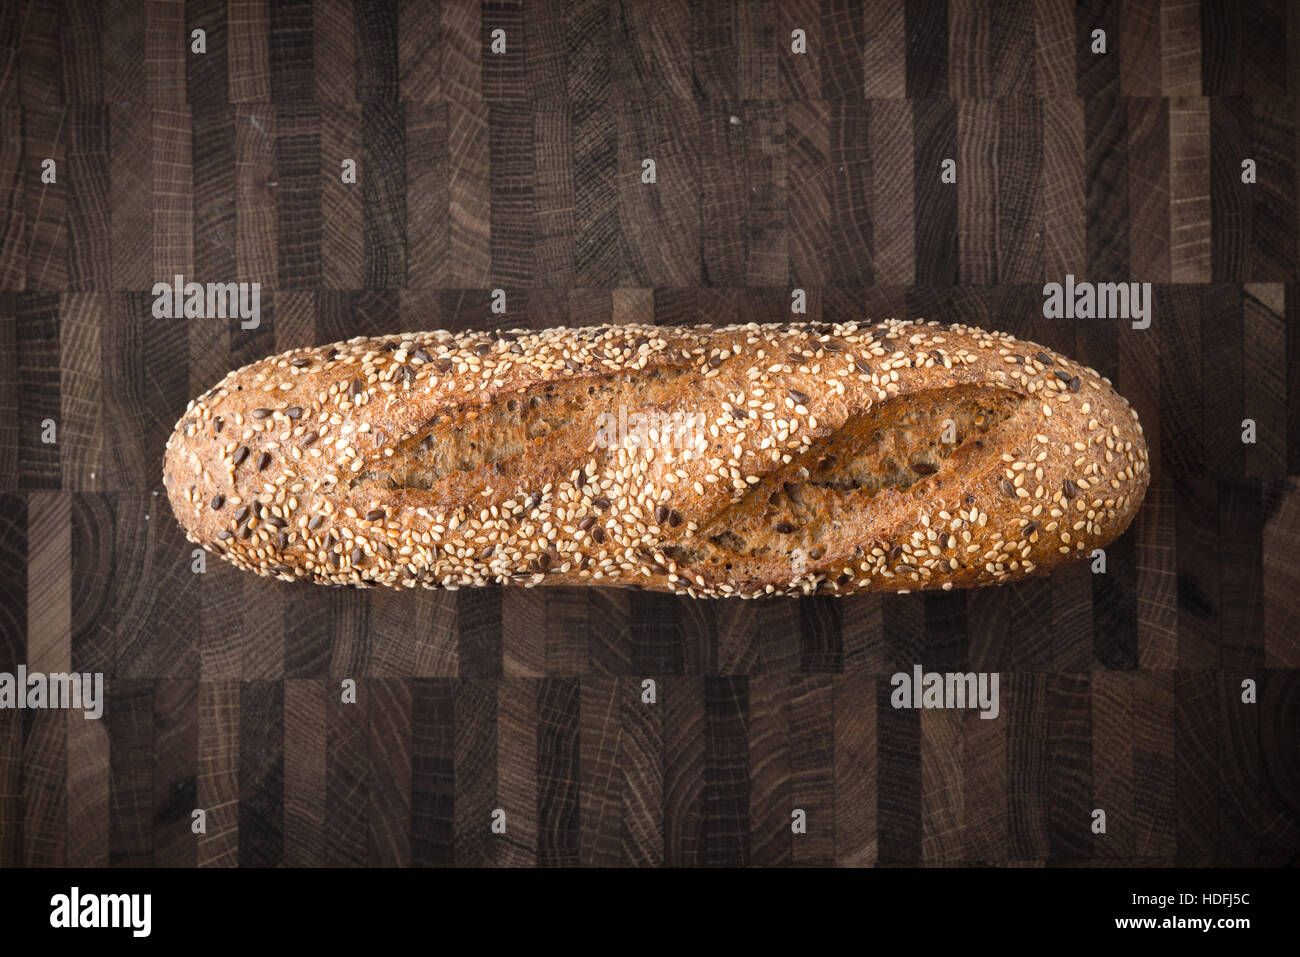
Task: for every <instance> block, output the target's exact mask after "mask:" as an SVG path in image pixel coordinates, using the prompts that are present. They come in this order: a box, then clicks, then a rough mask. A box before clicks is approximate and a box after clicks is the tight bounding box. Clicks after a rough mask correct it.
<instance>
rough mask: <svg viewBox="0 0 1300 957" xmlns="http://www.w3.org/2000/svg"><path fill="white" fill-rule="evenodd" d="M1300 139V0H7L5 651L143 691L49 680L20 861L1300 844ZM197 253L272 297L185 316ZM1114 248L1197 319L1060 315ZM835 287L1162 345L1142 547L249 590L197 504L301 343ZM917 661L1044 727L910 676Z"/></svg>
mask: <svg viewBox="0 0 1300 957" xmlns="http://www.w3.org/2000/svg"><path fill="white" fill-rule="evenodd" d="M195 29H203V30H204V31H206V43H207V50H206V52H205V53H202V54H195V53H192V52H190V35H191V31H192V30H195ZM497 29H501V30H504V31H505V36H506V50H505V52H504V53H500V54H495V53H492V52H490V50H489V44H490V43H491V41H492V36H493V31H495V30H497ZM796 29H799V30H803V31H805V33H806V36H807V42H808V50H807V53H806V54H803V55H795V54H793V53H791V52H790V43H791V32H792V31H793V30H796ZM1096 29H1102V30H1104V31H1105V32H1106V42H1107V50H1106V53H1105V54H1101V55H1099V54H1096V53H1094V52H1092V49H1091V44H1092V33H1093V31H1094V30H1096ZM1298 120H1300V12H1298V8H1296V7H1295V6H1294V5H1291V6H1288V5H1286V4H1283V3H1281V2H1278V0H1269V2H1263V3H1252V4H1247V5H1240V4H1237V3H1234V2H1231V0H1205V2H1203V3H1200V4H1197V3H1195V2H1193V3H1181V4H1178V3H1165V4H1160V3H1158V2H1155V0H1137V2H1125V3H1122V4H1121V3H1117V2H1096V3H1081V4H1075V3H1072V2H1070V0H1037V2H1030V0H1013V2H1009V3H1003V2H997V3H994V2H991V0H923V2H922V0H917V2H912V0H869V2H865V3H857V2H848V0H822V2H820V3H814V2H803V0H791V2H784V0H717V2H708V3H698V4H691V3H687V2H685V0H669V2H659V3H641V2H603V0H543V2H538V3H531V2H530V3H527V4H525V3H523V2H519V0H515V2H483V3H481V4H478V3H472V2H450V0H448V2H444V3H436V2H430V3H415V2H410V3H408V2H395V0H394V2H387V3H383V2H381V3H365V4H361V3H355V4H354V3H352V2H349V0H318V2H309V0H290V2H273V3H269V4H265V3H261V2H257V0H227V2H222V0H185V2H178V3H151V4H144V3H135V2H118V3H111V4H100V3H95V2H90V0H66V2H63V3H41V2H37V0H22V2H18V3H12V4H8V5H5V6H4V8H3V12H0V124H2V126H3V130H2V134H3V135H0V213H2V214H3V215H0V597H2V598H3V601H0V671H6V672H12V671H14V670H15V669H16V668H17V667H18V665H20V664H26V665H28V667H29V668H32V669H34V670H43V671H46V672H51V671H63V670H68V669H77V670H78V671H99V672H103V673H104V674H105V675H106V686H107V696H108V702H107V710H106V714H105V717H104V719H103V720H102V721H85V720H83V719H82V718H81V716H80V715H79V714H76V713H72V714H67V715H65V714H62V713H56V712H19V711H0V866H9V865H19V864H29V865H38V864H50V865H61V864H87V865H103V864H121V865H169V866H171V865H180V866H237V865H277V864H283V865H289V866H299V865H415V866H445V865H467V864H468V865H492V866H520V865H522V866H573V865H663V864H668V865H778V866H780V865H789V866H797V865H831V864H834V865H871V864H881V865H898V864H903V865H907V864H913V865H916V864H924V865H936V866H939V865H951V864H960V863H990V864H998V865H1013V864H1015V865H1023V864H1063V865H1088V864H1101V865H1121V864H1124V865H1128V864H1149V865H1167V864H1174V863H1188V864H1198V865H1201V864H1210V865H1225V864H1281V863H1295V862H1296V860H1297V853H1298V852H1300V758H1298V755H1300V747H1298V745H1297V728H1298V727H1300V720H1298V719H1297V705H1298V703H1300V638H1297V635H1300V572H1298V571H1297V570H1296V569H1297V564H1296V560H1295V557H1296V554H1297V553H1298V552H1300V242H1298V241H1297V238H1298V232H1300V213H1298V204H1297V199H1298V197H1297V190H1298V189H1300V148H1298V141H1297V136H1298V135H1300V125H1298V122H1297V121H1298ZM647 158H650V159H653V160H655V163H656V168H657V169H656V172H657V181H656V182H655V183H653V184H646V183H643V182H642V179H641V172H642V161H643V160H644V159H647ZM46 159H51V160H53V161H54V162H55V164H56V169H57V179H56V182H55V183H52V184H50V183H43V182H42V181H41V172H42V161H43V160H46ZM343 159H353V160H355V161H356V163H357V168H358V181H357V183H356V184H355V185H353V184H347V183H343V182H342V181H341V180H340V176H339V170H340V163H341V161H342V160H343ZM949 159H951V160H954V161H955V162H956V164H957V182H956V183H955V184H950V183H945V182H943V181H942V180H941V178H940V173H941V164H942V163H943V162H944V161H945V160H949ZM1246 159H1251V160H1254V162H1255V164H1256V169H1257V180H1256V182H1254V183H1250V184H1247V183H1243V182H1242V178H1241V170H1242V161H1243V160H1246ZM178 273H179V274H182V275H184V276H185V277H186V278H187V279H194V280H197V281H200V282H208V281H213V282H234V281H244V282H259V283H260V284H261V302H262V324H261V326H260V327H259V328H257V329H253V330H246V329H242V328H240V326H239V323H238V321H237V320H211V319H195V320H184V319H156V318H154V317H153V316H152V314H151V308H150V306H151V300H152V297H151V293H150V289H151V287H152V285H153V283H155V282H157V281H170V280H171V279H172V277H173V275H175V274H178ZM1067 273H1069V274H1073V275H1074V276H1075V277H1076V278H1078V279H1089V280H1093V281H1116V282H1118V281H1134V282H1150V283H1152V284H1153V301H1154V306H1153V316H1152V323H1151V326H1150V328H1148V329H1134V328H1131V326H1130V324H1129V323H1128V322H1126V321H1122V320H1083V319H1078V320H1066V319H1061V320H1053V319H1045V318H1043V316H1042V303H1043V290H1042V286H1043V284H1044V283H1046V282H1060V281H1063V280H1064V278H1065V276H1066V274H1067ZM498 288H499V289H502V290H504V291H505V293H506V296H507V305H508V309H507V312H506V314H505V315H504V316H502V315H498V314H494V313H492V312H491V311H490V308H489V305H490V296H491V291H492V290H493V289H498ZM795 288H799V289H803V290H805V291H806V293H807V298H808V313H807V316H806V318H808V319H812V320H817V319H821V320H828V321H831V320H844V319H864V318H885V317H889V316H903V317H924V318H935V319H943V320H952V321H963V322H969V323H973V324H978V325H982V326H985V327H987V328H992V329H1000V330H1006V331H1008V332H1012V333H1014V334H1017V335H1021V336H1025V337H1028V338H1032V339H1037V340H1039V341H1042V342H1044V343H1046V344H1047V345H1049V346H1051V347H1052V348H1056V349H1060V350H1062V351H1064V352H1066V353H1068V354H1071V355H1073V356H1077V357H1078V358H1080V359H1082V360H1083V361H1086V362H1088V363H1089V364H1091V365H1093V366H1094V367H1095V368H1097V369H1099V370H1100V371H1101V372H1102V373H1103V374H1105V375H1107V376H1109V377H1110V378H1111V379H1112V380H1113V381H1114V382H1115V384H1116V386H1117V387H1118V388H1119V390H1120V391H1121V392H1122V393H1123V394H1125V395H1126V396H1128V397H1129V398H1130V399H1131V401H1132V402H1133V404H1134V405H1135V407H1136V408H1137V409H1138V411H1139V413H1140V414H1141V416H1142V421H1143V424H1144V426H1145V428H1146V431H1147V435H1148V437H1149V439H1150V443H1151V448H1152V454H1153V484H1152V488H1151V491H1150V493H1149V495H1148V499H1147V502H1146V504H1145V506H1144V508H1143V510H1142V512H1141V514H1140V515H1139V516H1138V518H1137V519H1136V520H1135V522H1134V524H1133V527H1132V528H1131V529H1130V530H1129V531H1128V533H1127V534H1126V535H1125V536H1124V537H1123V538H1122V539H1121V540H1120V541H1118V542H1117V543H1115V545H1114V546H1112V547H1111V548H1110V549H1109V550H1108V556H1107V558H1108V566H1107V570H1106V573H1105V574H1104V575H1095V574H1093V573H1092V571H1091V570H1090V569H1089V568H1088V567H1087V566H1086V565H1084V566H1075V567H1071V568H1067V569H1063V570H1062V571H1060V573H1059V574H1057V575H1055V576H1053V577H1052V578H1051V579H1050V580H1043V581H1034V582H1027V583H1022V584H1016V585H1012V586H1008V587H1005V588H1000V589H996V590H985V591H979V592H971V593H954V594H934V595H924V596H917V595H908V596H870V597H868V596H858V597H853V598H850V599H846V600H835V599H830V598H812V599H806V600H800V601H795V600H767V601H757V602H715V603H709V602H693V601H690V600H687V599H679V598H676V597H672V596H662V595H651V594H642V593H638V592H634V591H624V590H595V589H586V590H583V589H558V590H550V589H547V590H537V591H524V590H502V589H498V588H489V589H481V590H470V591H458V592H443V593H435V592H426V593H421V594H413V593H385V594H379V593H376V592H369V591H352V590H325V589H314V588H312V587H310V586H306V585H300V586H289V585H287V584H284V583H279V582H266V581H262V580H258V579H255V578H252V577H250V576H246V575H242V574H240V573H238V572H236V571H235V570H233V569H231V568H229V567H226V566H222V565H221V563H219V562H213V563H212V564H209V565H208V567H207V570H206V572H204V573H202V574H196V573H194V572H193V571H192V568H191V562H192V561H193V558H192V555H191V549H190V547H189V545H188V543H187V542H186V541H185V540H184V537H183V535H182V534H181V533H180V532H179V530H178V529H177V526H176V524H175V522H174V520H173V518H172V516H171V514H170V512H169V510H168V508H167V505H166V501H165V499H164V498H163V497H162V496H161V495H160V492H161V474H160V469H161V462H162V451H163V444H164V442H165V441H166V439H167V436H168V434H169V432H170V430H171V428H172V425H173V423H174V422H175V421H176V419H177V418H178V416H179V415H180V413H181V412H182V410H183V409H184V407H185V403H186V402H187V401H188V399H190V398H191V397H192V396H194V395H196V394H198V393H199V392H201V391H203V390H204V389H206V388H207V387H208V386H209V385H210V384H211V383H212V382H213V381H215V380H216V379H217V378H218V377H219V376H220V375H222V374H223V373H224V372H225V371H227V370H228V369H230V368H232V367H235V366H238V365H242V364H244V363H246V362H248V361H251V360H253V359H256V358H258V357H261V356H263V355H266V354H268V353H271V352H273V351H278V350H283V349H287V348H291V347H295V346H302V345H309V344H313V343H319V342H327V341H332V340H336V339H341V338H348V337H351V336H355V335H374V334H385V333H394V332H399V331H412V330H418V329H424V328H450V329H458V330H463V329H471V328H488V327H497V326H502V325H515V326H528V327H545V326H554V325H559V324H570V325H583V324H596V323H610V322H615V323H620V322H657V323H661V324H688V323H696V322H708V323H719V324H721V323H727V322H737V321H751V320H753V321H781V320H783V319H787V318H790V316H789V303H790V292H791V290H792V289H795ZM1246 418H1250V419H1253V420H1254V421H1255V423H1256V427H1257V434H1258V440H1257V442H1256V443H1255V444H1243V443H1242V441H1241V430H1242V420H1243V419H1246ZM49 422H53V423H54V424H55V425H56V426H57V441H56V442H54V443H47V442H44V441H42V430H43V429H44V428H45V426H46V424H47V423H49ZM914 664H922V665H923V666H925V667H926V668H927V669H932V670H940V671H947V670H958V671H965V670H978V671H996V672H998V673H999V675H1000V679H1001V702H1000V704H1001V714H1000V716H999V717H998V718H997V719H996V720H991V721H989V720H982V719H980V718H979V717H978V715H977V714H975V713H974V712H969V711H962V712H958V711H913V710H897V709H895V708H894V707H892V706H891V703H890V691H891V690H892V689H891V686H890V676H891V675H892V674H893V673H894V672H896V671H906V672H910V670H911V667H912V666H913V665H914ZM1247 679H1248V680H1250V681H1253V682H1255V684H1256V685H1257V687H1258V700H1257V703H1252V704H1247V703H1243V702H1242V700H1241V695H1242V682H1243V681H1245V680H1247ZM349 682H355V694H356V699H355V703H351V702H350V701H347V700H345V699H344V694H345V690H346V688H347V687H350V685H349V684H346V683H349ZM651 682H652V683H653V695H651V694H650V692H649V690H648V689H649V688H650V687H651V685H650V684H648V683H651ZM195 808H203V809H205V811H206V812H207V831H206V833H204V834H199V835H195V834H193V833H192V832H191V829H190V827H189V822H190V819H191V813H192V811H193V810H194V809H195ZM1094 809H1101V810H1104V811H1105V812H1106V818H1107V830H1106V833H1104V834H1097V833H1094V832H1093V831H1092V830H1091V828H1090V825H1091V823H1092V815H1093V812H1094ZM796 811H802V812H803V813H804V815H805V816H806V832H804V833H797V832H795V831H794V830H792V827H791V824H792V814H794V813H795V812H796ZM494 815H496V816H498V817H499V816H500V815H504V820H505V823H506V828H505V832H504V833H497V832H496V831H494V830H493V829H492V824H493V821H494Z"/></svg>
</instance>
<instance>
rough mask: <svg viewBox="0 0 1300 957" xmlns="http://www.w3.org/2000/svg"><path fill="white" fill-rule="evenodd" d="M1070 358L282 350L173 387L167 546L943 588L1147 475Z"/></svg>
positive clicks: (602, 346) (338, 561) (493, 343)
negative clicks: (182, 399) (173, 521)
mask: <svg viewBox="0 0 1300 957" xmlns="http://www.w3.org/2000/svg"><path fill="white" fill-rule="evenodd" d="M1147 480H1148V466H1147V448H1146V443H1145V441H1144V440H1143V437H1142V427H1141V425H1140V424H1139V423H1138V419H1137V415H1136V414H1135V413H1134V411H1133V410H1132V409H1131V408H1130V407H1129V405H1128V403H1127V402H1125V400H1124V399H1123V398H1121V397H1120V396H1119V395H1118V394H1117V393H1116V392H1115V391H1114V390H1113V389H1112V387H1111V385H1110V382H1109V381H1108V380H1106V379H1104V378H1102V377H1101V376H1099V375H1098V374H1097V373H1096V372H1094V371H1093V370H1092V369H1089V368H1086V367H1084V366H1082V365H1080V364H1078V363H1076V362H1072V361H1070V360H1069V359H1067V358H1065V357H1064V356H1061V355H1058V354H1056V353H1054V352H1050V351H1048V350H1046V349H1044V348H1041V347H1040V346H1037V345H1034V344H1032V343H1027V342H1021V341H1018V340H1016V339H1014V338H1011V337H1009V336H1007V335H1004V334H1002V333H995V332H986V331H983V330H980V329H974V328H970V327H964V326H945V325H939V324H936V323H933V322H930V323H922V322H919V321H918V322H904V321H898V320H890V321H887V322H882V323H878V324H857V323H846V324H835V325H831V324H816V323H809V324H788V325H758V324H749V325H738V326H728V327H726V328H714V327H706V326H695V327H660V326H636V325H628V326H610V327H603V328H590V329H564V328H559V329H546V330H514V331H510V332H467V333H463V334H459V335H457V334H452V333H450V332H429V333H420V334H409V335H397V336H387V337H384V338H374V339H361V338H358V339H352V340H349V341H347V342H339V343H334V344H333V345H325V346H318V347H315V348H310V349H295V350H293V351H290V352H286V353H284V354H282V355H277V356H272V357H270V358H267V359H263V360H261V361H260V362H255V363H253V364H251V365H248V366H245V367H244V368H242V369H239V370H238V371H236V372H232V373H230V374H229V375H227V376H226V377H225V378H224V379H223V380H222V381H221V382H219V383H218V384H217V385H216V386H215V387H214V388H213V389H211V390H210V391H209V392H207V393H205V394H204V395H202V396H200V397H199V398H198V399H195V400H194V401H193V402H191V403H190V405H189V408H188V409H186V411H185V414H184V415H183V416H182V417H181V419H180V421H179V422H178V423H177V425H176V431H175V433H174V434H173V435H172V437H171V439H170V440H169V441H168V443H167V455H166V463H165V471H164V476H163V481H164V483H165V485H166V488H167V494H168V496H169V498H170V500H171V503H172V508H173V510H174V511H175V513H176V517H177V518H178V519H179V520H180V523H181V525H182V526H183V527H184V529H185V531H186V533H187V534H188V536H189V537H190V539H191V540H192V541H194V542H197V543H199V544H201V545H202V546H203V547H205V548H207V549H209V550H211V551H213V552H215V553H217V554H219V555H220V556H221V557H222V558H225V559H226V560H228V561H230V562H232V563H233V564H235V565H237V566H238V567H240V568H243V569H248V570H251V571H255V572H257V573H259V574H261V575H267V576H274V577H277V578H282V579H286V580H292V579H306V580H309V581H314V582H318V583H321V584H331V585H356V586H363V587H368V586H372V585H390V586H396V587H408V588H409V587H413V586H415V585H423V586H428V587H444V588H458V587H460V586H468V585H486V584H493V583H501V584H506V583H522V584H524V585H539V584H564V585H576V584H590V585H606V586H610V585H632V586H639V587H643V588H649V589H656V590H662V591H671V592H680V593H683V594H687V595H691V596H695V597H725V596H739V597H759V596H763V595H772V594H780V595H806V594H814V593H818V594H832V595H845V594H851V593H855V592H864V591H893V592H905V591H915V590H922V589H934V588H944V589H948V588H964V587H969V586H977V585H991V584H998V583H1003V582H1009V581H1014V580H1016V579H1020V578H1024V577H1026V576H1030V575H1037V574H1043V573H1045V572H1047V571H1048V570H1050V569H1051V568H1052V567H1054V566H1056V565H1059V564H1061V563H1063V562H1067V561H1071V560H1076V559H1079V558H1086V557H1087V556H1089V555H1090V554H1091V552H1092V551H1093V549H1095V548H1098V547H1100V546H1104V545H1106V544H1107V543H1109V542H1110V541H1112V540H1113V539H1114V538H1116V537H1117V536H1118V535H1119V534H1120V533H1122V532H1123V531H1124V529H1125V528H1126V527H1127V526H1128V524H1129V521H1130V520H1131V519H1132V517H1133V514H1134V513H1135V512H1136V510H1137V508H1138V505H1139V503H1140V502H1141V500H1142V496H1143V493H1144V492H1145V490H1146V486H1147Z"/></svg>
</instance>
